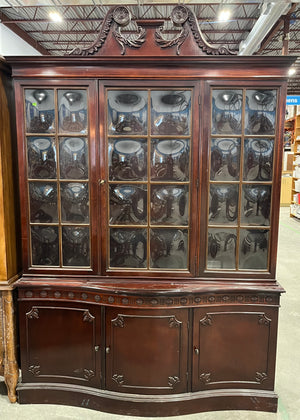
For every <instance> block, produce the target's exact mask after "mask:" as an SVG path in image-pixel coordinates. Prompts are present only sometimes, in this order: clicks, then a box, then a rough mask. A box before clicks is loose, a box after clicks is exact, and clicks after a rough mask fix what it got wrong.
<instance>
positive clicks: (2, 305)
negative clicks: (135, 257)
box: [0, 58, 20, 402]
mask: <svg viewBox="0 0 300 420" xmlns="http://www.w3.org/2000/svg"><path fill="white" fill-rule="evenodd" d="M12 101H13V98H12V85H11V80H10V69H9V67H8V66H7V65H6V64H5V62H4V60H3V59H1V58H0V103H1V107H0V127H1V130H0V375H1V376H2V375H3V376H4V380H5V383H6V386H7V390H8V397H9V399H10V401H11V402H16V385H17V382H18V377H19V369H18V364H17V360H16V359H17V350H16V331H15V319H14V303H13V288H14V283H15V281H16V280H17V278H18V271H19V269H20V267H19V266H18V252H17V228H16V223H17V220H18V216H17V212H16V202H17V199H16V196H17V194H18V193H17V188H16V182H15V180H16V178H17V172H15V173H14V172H13V171H17V165H16V164H15V165H14V164H13V162H14V160H16V156H14V158H13V151H12V148H13V145H12V127H11V125H12V124H11V115H10V110H11V109H12V106H13V103H12Z"/></svg>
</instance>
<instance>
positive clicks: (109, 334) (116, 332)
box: [18, 286, 279, 416]
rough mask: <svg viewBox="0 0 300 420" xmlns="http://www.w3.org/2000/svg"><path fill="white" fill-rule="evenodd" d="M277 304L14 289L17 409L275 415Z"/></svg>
mask: <svg viewBox="0 0 300 420" xmlns="http://www.w3.org/2000/svg"><path fill="white" fill-rule="evenodd" d="M278 301H279V295H278V293H273V294H272V293H266V292H259V293H240V294H239V293H233V292H232V291H231V292H229V291H228V292H226V293H223V294H221V293H199V292H197V293H189V294H184V295H183V294H181V295H180V296H179V295H176V294H175V295H172V293H170V291H169V292H168V293H166V295H164V297H162V295H161V293H160V294H157V295H155V293H152V294H151V296H150V295H148V296H146V297H141V296H137V295H136V296H135V295H134V294H132V293H131V294H125V293H122V295H120V293H119V294H113V293H112V292H111V293H110V294H106V293H99V291H97V290H95V289H94V290H92V289H91V288H87V290H86V291H83V288H82V286H81V287H80V289H74V288H62V287H60V288H58V287H56V288H53V287H49V286H48V287H36V286H35V287H34V286H33V287H32V288H30V289H28V287H26V288H25V289H22V288H20V289H19V302H20V314H19V315H20V333H21V356H22V360H21V368H22V382H21V383H20V384H19V386H18V392H19V402H20V403H56V404H59V403H61V404H72V405H76V406H84V407H89V408H93V409H98V410H101V411H109V412H114V413H120V414H121V413H122V414H128V415H146V416H148V415H150V416H163V415H179V414H185V413H192V412H201V411H207V410H221V409H231V408H234V409H253V410H264V411H276V407H277V396H276V394H275V393H274V392H273V386H274V369H275V352H276V331H277V315H278V313H277V312H278V304H279V302H278Z"/></svg>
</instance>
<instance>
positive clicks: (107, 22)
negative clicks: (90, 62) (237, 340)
mask: <svg viewBox="0 0 300 420" xmlns="http://www.w3.org/2000/svg"><path fill="white" fill-rule="evenodd" d="M130 22H131V13H130V10H129V9H128V8H127V7H126V6H117V7H114V8H112V9H110V11H109V12H108V13H107V15H106V17H105V19H104V21H103V24H102V27H101V29H100V33H99V35H98V37H97V39H96V40H95V41H94V42H93V43H92V44H91V45H90V46H88V47H86V48H79V47H77V48H75V49H74V50H73V51H71V53H70V54H75V55H89V54H90V55H92V54H94V53H95V52H96V51H98V50H99V49H100V48H101V47H102V45H103V44H104V42H105V41H106V38H107V35H108V33H109V31H110V29H111V28H112V33H113V35H114V37H115V39H116V41H117V42H118V43H119V44H120V46H121V54H122V55H124V54H125V52H126V47H130V48H140V47H141V45H142V44H143V43H144V42H145V40H146V38H145V35H146V31H145V29H143V28H142V27H140V26H138V25H137V30H136V34H135V35H129V36H127V37H125V36H124V35H123V34H122V31H121V28H123V27H125V26H127V25H129V24H130Z"/></svg>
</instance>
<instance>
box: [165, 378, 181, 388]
mask: <svg viewBox="0 0 300 420" xmlns="http://www.w3.org/2000/svg"><path fill="white" fill-rule="evenodd" d="M179 382H180V379H179V378H178V376H169V377H168V385H169V386H170V387H171V388H174V386H175V385H176V384H178V383H179Z"/></svg>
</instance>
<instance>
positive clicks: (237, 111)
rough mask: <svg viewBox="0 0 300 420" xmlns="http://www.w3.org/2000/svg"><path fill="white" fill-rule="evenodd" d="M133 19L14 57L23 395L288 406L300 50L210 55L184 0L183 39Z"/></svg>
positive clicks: (115, 406)
mask: <svg viewBox="0 0 300 420" xmlns="http://www.w3.org/2000/svg"><path fill="white" fill-rule="evenodd" d="M130 20H131V15H130V12H129V9H128V8H127V7H124V6H117V7H115V8H113V9H111V11H110V12H109V13H108V15H107V17H106V19H105V20H104V23H103V26H102V28H101V30H100V33H99V37H98V38H97V40H96V41H95V42H94V44H93V45H92V46H90V47H88V48H86V49H84V50H79V49H77V50H75V51H73V55H72V56H70V57H10V58H9V59H8V62H9V64H10V65H11V67H12V74H13V78H14V82H15V93H16V108H17V114H18V121H17V131H18V151H19V171H20V192H21V211H22V214H21V220H22V245H23V275H22V278H21V279H20V280H19V281H18V305H19V328H20V348H21V369H22V381H21V382H20V383H19V385H18V393H19V401H20V403H61V404H71V405H79V406H82V407H88V408H93V409H97V410H102V411H108V412H114V413H119V414H126V415H147V416H162V415H175V414H176V415H179V414H186V413H193V412H201V411H208V410H222V409H249V410H262V411H276V409H277V395H276V394H275V392H274V377H275V355H276V337H277V316H278V308H279V298H280V294H281V293H282V292H283V289H282V288H281V287H280V285H279V284H278V283H277V282H276V279H275V268H276V253H277V234H278V212H279V204H280V197H279V193H280V188H278V186H279V185H280V179H281V162H282V134H283V128H284V115H285V95H286V80H287V79H286V78H287V68H288V67H289V66H290V65H291V63H292V62H293V58H291V57H259V56H253V57H235V56H234V55H232V54H230V52H229V51H228V50H227V49H226V48H223V47H222V48H219V49H216V48H213V47H212V46H210V45H209V44H207V43H206V41H205V40H204V39H203V37H202V33H201V31H200V29H199V27H198V24H197V20H196V18H195V16H194V15H193V14H192V12H191V11H190V10H189V9H188V8H187V7H186V6H183V5H179V6H176V7H175V8H174V10H173V12H172V15H171V20H172V21H173V23H174V24H176V28H177V32H176V31H175V32H176V33H175V34H173V35H174V38H173V39H172V40H170V39H168V38H167V37H166V36H165V32H164V30H163V29H162V28H161V26H162V24H163V22H160V21H157V22H156V21H151V22H144V24H143V23H142V22H139V24H140V26H138V27H137V30H136V31H133V32H132V33H131V36H130V37H128V36H127V34H126V36H123V33H122V30H123V27H124V25H127V24H128V23H130ZM146 24H147V25H146ZM178 28H179V30H178ZM209 55H211V56H209ZM70 355H71V356H72V357H70Z"/></svg>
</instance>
